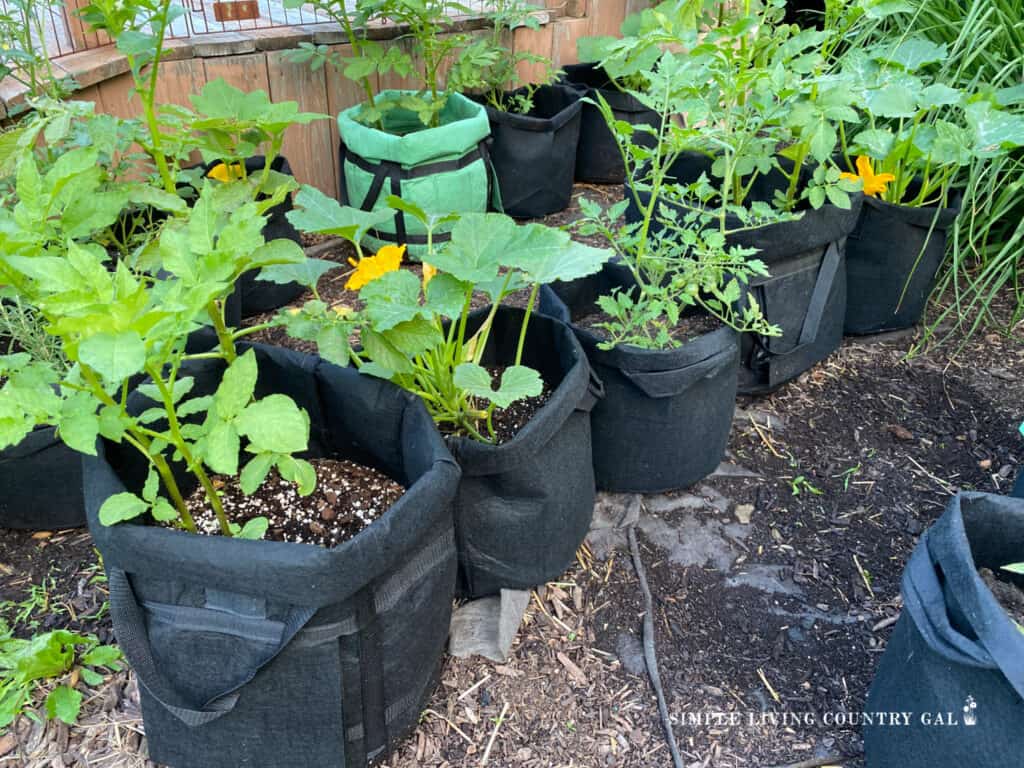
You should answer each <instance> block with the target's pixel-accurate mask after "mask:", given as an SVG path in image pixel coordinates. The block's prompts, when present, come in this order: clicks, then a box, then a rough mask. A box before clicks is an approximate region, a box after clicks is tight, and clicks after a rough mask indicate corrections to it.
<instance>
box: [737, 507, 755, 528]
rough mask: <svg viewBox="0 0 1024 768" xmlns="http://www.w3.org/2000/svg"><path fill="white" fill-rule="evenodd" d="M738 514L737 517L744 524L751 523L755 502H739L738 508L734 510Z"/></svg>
mask: <svg viewBox="0 0 1024 768" xmlns="http://www.w3.org/2000/svg"><path fill="white" fill-rule="evenodd" d="M733 512H734V513H735V514H736V519H737V520H739V521H740V523H741V524H742V525H750V516H751V515H752V514H754V505H753V504H737V505H736V509H735V510H733Z"/></svg>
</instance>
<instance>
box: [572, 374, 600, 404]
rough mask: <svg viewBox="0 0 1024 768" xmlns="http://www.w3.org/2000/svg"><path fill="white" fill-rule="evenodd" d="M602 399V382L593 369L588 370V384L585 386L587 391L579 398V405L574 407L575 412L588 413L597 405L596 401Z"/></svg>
mask: <svg viewBox="0 0 1024 768" xmlns="http://www.w3.org/2000/svg"><path fill="white" fill-rule="evenodd" d="M603 399H604V382H603V381H601V379H600V378H599V377H598V375H597V373H595V372H594V369H593V368H591V369H590V383H589V384H588V385H587V391H586V392H584V393H583V397H581V398H580V402H579V405H577V406H576V410H577V411H583V412H584V413H590V412H591V411H592V410H594V406H595V405H597V401H598V400H603Z"/></svg>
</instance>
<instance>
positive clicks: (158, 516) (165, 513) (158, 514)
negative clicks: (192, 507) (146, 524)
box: [150, 496, 178, 523]
mask: <svg viewBox="0 0 1024 768" xmlns="http://www.w3.org/2000/svg"><path fill="white" fill-rule="evenodd" d="M150 514H152V515H153V519H154V520H157V521H159V522H161V523H169V522H171V521H172V520H177V519H178V510H176V509H175V508H174V505H173V504H171V502H169V501H168V500H167V499H165V498H164V497H163V496H157V497H156V499H155V500H154V501H153V507H152V509H151V510H150Z"/></svg>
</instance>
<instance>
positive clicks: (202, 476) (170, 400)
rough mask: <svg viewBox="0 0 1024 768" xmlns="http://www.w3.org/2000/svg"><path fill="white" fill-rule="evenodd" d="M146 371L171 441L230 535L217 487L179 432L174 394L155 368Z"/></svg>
mask: <svg viewBox="0 0 1024 768" xmlns="http://www.w3.org/2000/svg"><path fill="white" fill-rule="evenodd" d="M146 372H147V373H148V374H149V376H150V378H151V379H153V383H154V384H156V387H157V389H158V390H159V392H160V398H161V400H163V404H164V410H165V411H166V412H167V428H168V431H169V432H170V437H171V442H172V443H173V444H174V447H175V448H177V449H178V452H179V453H180V454H181V458H182V459H184V461H185V465H186V466H187V467H188V469H189V471H190V472H191V473H192V474H194V475H195V476H196V477H197V478H198V479H199V483H200V485H202V486H203V490H204V491H205V492H206V499H207V501H209V502H210V506H211V507H213V512H214V514H215V515H216V516H217V523H218V524H219V526H220V531H221V533H222V534H224V535H225V536H231V526H230V525H229V524H228V518H227V515H226V514H225V513H224V505H223V504H221V500H220V495H219V494H218V493H217V489H216V488H214V487H213V482H212V481H211V480H210V477H209V475H207V474H206V470H205V469H203V465H202V463H201V462H200V461H199V460H197V459H196V458H195V457H194V456H193V455H192V452H191V451H190V450H189V447H188V443H187V442H186V441H185V438H184V436H183V435H182V434H181V425H180V424H179V422H178V414H177V411H175V409H174V396H173V394H172V392H171V390H170V389H168V388H167V383H166V382H165V381H164V380H163V377H161V376H160V371H158V370H156V368H155V367H153V366H147V368H146Z"/></svg>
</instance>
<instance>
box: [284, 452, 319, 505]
mask: <svg viewBox="0 0 1024 768" xmlns="http://www.w3.org/2000/svg"><path fill="white" fill-rule="evenodd" d="M277 471H278V472H280V473H281V477H283V478H284V479H285V480H288V481H290V482H293V483H295V484H296V485H297V486H298V490H299V495H300V496H309V495H310V494H311V493H313V491H315V490H316V470H315V469H313V465H312V464H310V463H309V462H308V461H305V460H304V459H296V458H295V457H293V456H281V457H279V458H278V460H277Z"/></svg>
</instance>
